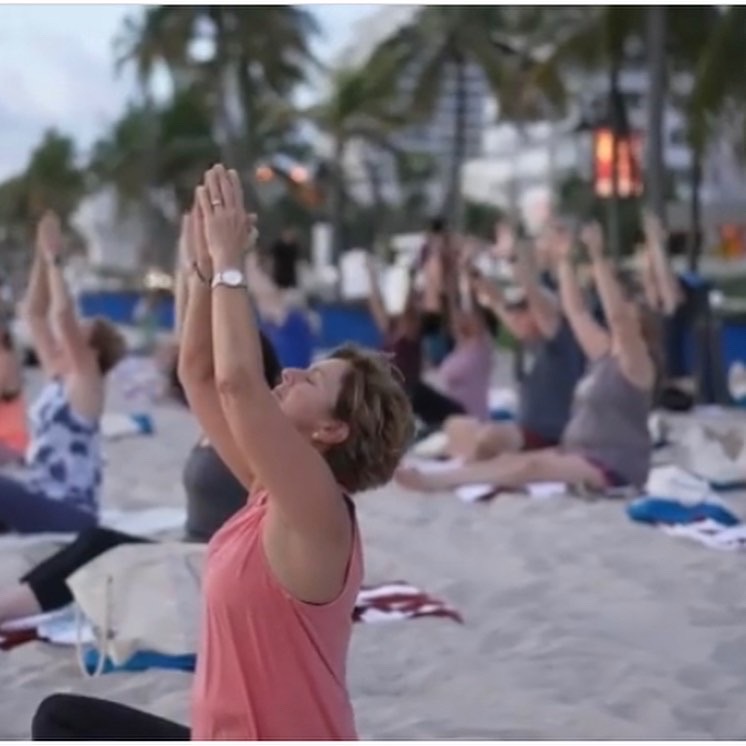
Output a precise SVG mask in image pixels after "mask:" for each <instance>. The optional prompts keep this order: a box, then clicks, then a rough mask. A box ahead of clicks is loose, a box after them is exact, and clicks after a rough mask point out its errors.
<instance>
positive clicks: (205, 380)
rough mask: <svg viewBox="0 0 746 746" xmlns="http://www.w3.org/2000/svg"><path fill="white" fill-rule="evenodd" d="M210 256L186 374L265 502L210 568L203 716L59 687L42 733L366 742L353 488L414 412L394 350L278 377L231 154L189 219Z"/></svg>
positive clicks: (383, 466)
mask: <svg viewBox="0 0 746 746" xmlns="http://www.w3.org/2000/svg"><path fill="white" fill-rule="evenodd" d="M189 227H190V231H189V232H190V239H189V241H188V243H189V244H190V245H191V247H192V249H193V255H194V261H193V262H192V263H191V266H190V271H191V278H190V282H189V293H188V303H187V309H186V314H185V319H184V323H183V329H182V345H181V349H180V358H179V376H180V378H181V381H182V383H183V385H184V389H185V392H186V395H187V398H188V400H189V404H190V407H191V409H192V411H193V412H194V413H195V415H196V416H197V419H198V420H199V422H200V425H201V426H202V428H203V429H204V431H205V433H206V434H207V436H208V437H209V439H210V442H211V443H212V444H213V445H214V447H215V449H216V450H217V451H218V453H219V455H220V456H221V458H222V460H223V461H224V462H225V463H226V464H227V465H228V466H229V467H230V468H231V470H232V471H233V473H234V474H235V475H236V476H237V477H238V478H239V479H240V480H241V481H242V483H243V484H244V486H245V487H246V489H247V492H248V491H249V489H250V490H251V492H252V495H253V496H254V497H253V498H252V502H251V505H247V506H246V507H245V508H243V509H242V510H240V511H239V512H238V513H236V514H235V515H234V516H233V517H232V518H231V519H230V520H229V521H228V522H227V523H226V524H225V525H224V526H223V528H221V529H220V531H218V533H217V534H216V535H215V536H214V537H213V539H212V541H211V542H210V545H209V547H208V555H207V562H206V567H205V573H204V578H203V592H204V599H203V612H202V630H201V639H200V644H199V651H198V655H197V672H196V676H195V682H194V690H193V697H192V724H191V729H189V728H187V727H186V726H183V725H179V724H177V723H172V722H170V721H167V720H163V719H161V718H158V717H155V716H154V715H150V714H147V713H143V712H139V711H137V710H132V709H131V708H126V707H124V706H123V705H119V704H115V703H111V702H106V701H103V700H96V699H91V698H84V697H77V696H74V695H61V694H58V695H54V696H53V697H50V698H48V699H47V700H45V701H44V702H42V704H41V706H40V707H39V709H38V711H37V713H36V715H35V717H34V723H33V726H32V731H33V737H34V738H35V739H36V740H47V739H59V738H64V739H67V740H94V739H95V740H98V739H105V738H107V737H108V738H111V737H115V738H119V739H123V740H142V739H152V740H186V739H188V738H190V737H191V738H193V739H195V740H277V741H282V740H352V739H355V738H356V737H357V736H356V731H355V722H354V717H353V712H352V706H351V704H350V699H349V695H348V692H347V686H346V681H345V679H346V664H347V652H348V647H349V641H350V636H351V632H352V612H353V609H354V605H355V599H356V597H357V593H358V591H359V589H360V584H361V581H362V577H363V559H362V549H361V539H360V535H359V530H358V526H357V521H356V519H355V511H354V508H353V506H352V503H351V501H350V499H349V497H348V495H350V494H353V493H356V492H359V491H362V490H366V489H370V488H373V487H376V486H379V485H382V484H384V483H386V482H387V481H388V480H389V479H390V478H391V476H392V475H393V473H394V470H395V468H396V466H397V464H398V462H399V460H400V458H401V456H402V454H403V452H404V450H405V449H406V447H407V446H408V445H409V443H410V441H411V438H412V435H413V430H414V428H413V418H412V415H411V410H410V407H409V402H408V399H407V396H406V394H405V392H404V389H403V387H402V385H401V383H400V381H399V380H397V379H396V378H395V377H394V375H393V373H392V368H391V366H390V364H389V363H388V361H387V360H386V359H385V358H384V357H382V356H380V355H377V354H375V353H369V352H365V351H362V350H360V349H357V348H355V347H346V348H343V349H340V350H337V351H336V352H334V353H332V354H331V355H330V356H329V357H328V358H327V359H325V360H322V361H320V362H318V363H316V364H314V365H313V366H311V367H310V368H308V369H307V370H285V371H283V376H282V381H281V383H280V384H279V385H278V386H276V387H275V388H274V389H272V390H270V389H269V388H268V386H267V384H266V383H265V382H264V376H263V372H262V360H261V346H260V344H259V337H258V334H257V329H256V322H255V319H254V314H253V311H252V308H251V304H250V302H249V296H248V293H247V290H246V280H245V276H244V273H243V266H244V258H245V250H246V247H247V246H251V244H252V242H253V239H254V236H255V235H256V233H255V231H254V217H253V216H252V217H248V216H247V215H246V213H245V211H244V207H243V197H242V194H241V187H240V184H239V181H238V176H237V175H236V173H235V172H234V171H230V172H227V171H226V170H225V169H224V168H223V167H222V166H216V167H215V168H213V169H211V170H210V171H208V172H207V174H206V175H205V181H204V184H203V185H202V186H200V187H198V189H197V194H196V200H195V206H194V208H193V210H192V213H191V216H190V218H189Z"/></svg>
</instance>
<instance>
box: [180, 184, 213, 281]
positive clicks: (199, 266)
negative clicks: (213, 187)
mask: <svg viewBox="0 0 746 746" xmlns="http://www.w3.org/2000/svg"><path fill="white" fill-rule="evenodd" d="M197 189H199V187H198V188H197ZM184 253H185V255H186V261H187V263H188V265H189V266H190V267H192V268H193V269H194V271H195V272H196V273H197V276H198V277H199V279H200V280H202V282H210V280H211V279H212V273H213V270H212V257H211V256H210V251H209V249H208V247H207V236H206V235H205V217H204V215H203V213H202V207H201V206H200V203H199V197H198V195H197V192H196V191H195V195H194V203H193V205H192V211H191V212H190V213H189V214H188V216H187V220H186V235H185V237H184Z"/></svg>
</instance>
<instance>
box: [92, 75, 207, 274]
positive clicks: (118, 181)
mask: <svg viewBox="0 0 746 746" xmlns="http://www.w3.org/2000/svg"><path fill="white" fill-rule="evenodd" d="M218 158H219V149H218V146H217V144H216V142H215V139H214V137H213V134H212V127H211V121H210V116H209V112H208V111H207V110H206V108H205V106H204V103H203V101H202V98H201V97H200V95H199V94H198V93H197V92H195V90H194V89H183V90H181V91H179V92H177V93H176V94H175V96H174V98H173V99H172V100H171V101H170V102H168V103H167V104H165V105H162V106H160V107H155V106H153V105H150V104H147V103H145V104H131V105H130V106H129V108H128V109H127V111H125V113H124V114H123V115H122V117H121V118H120V119H119V120H118V121H116V122H114V124H113V125H112V126H111V128H110V131H109V132H108V133H106V134H105V135H104V136H103V137H102V138H101V139H99V140H98V141H97V142H96V143H95V144H94V147H93V149H92V153H91V156H90V161H89V165H88V168H89V172H90V174H91V182H92V183H91V187H92V188H94V189H97V188H105V187H112V188H113V189H114V190H115V193H116V195H117V197H118V201H119V205H120V211H121V215H122V216H124V214H125V213H127V212H130V211H131V210H136V211H137V212H138V214H139V215H141V216H142V218H141V219H142V220H144V221H146V223H147V224H148V225H149V226H150V227H151V228H152V231H153V233H154V234H157V233H160V232H162V231H163V229H164V226H168V225H169V224H175V222H176V221H175V218H176V216H177V215H178V214H179V213H180V212H182V211H183V210H185V209H186V208H187V207H188V206H189V205H190V204H191V201H192V196H193V190H194V185H195V183H197V182H198V181H199V178H200V176H201V174H202V173H203V172H204V170H205V169H206V168H208V167H209V166H210V165H211V164H212V163H214V162H215V161H216V160H218ZM164 246H165V247H168V246H171V243H168V242H166V243H164ZM157 253H158V256H154V257H151V260H152V261H154V262H155V263H156V264H159V265H163V266H170V265H169V263H170V262H171V257H170V256H169V255H167V254H164V255H163V256H161V255H160V249H159V250H158V251H157Z"/></svg>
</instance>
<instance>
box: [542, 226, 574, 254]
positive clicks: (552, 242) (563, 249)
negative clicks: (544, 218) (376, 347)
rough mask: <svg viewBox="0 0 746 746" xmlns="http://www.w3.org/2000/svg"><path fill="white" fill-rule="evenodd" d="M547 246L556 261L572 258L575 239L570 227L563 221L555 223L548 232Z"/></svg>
mask: <svg viewBox="0 0 746 746" xmlns="http://www.w3.org/2000/svg"><path fill="white" fill-rule="evenodd" d="M547 246H548V248H549V251H550V255H551V256H552V258H553V259H554V261H555V262H556V263H559V262H565V261H569V260H570V259H572V253H573V249H574V248H575V241H574V240H573V236H572V233H571V232H570V229H569V228H568V227H567V226H566V225H563V224H562V223H559V222H555V223H553V224H552V227H551V228H550V232H549V234H548V243H547Z"/></svg>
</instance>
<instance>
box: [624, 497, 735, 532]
mask: <svg viewBox="0 0 746 746" xmlns="http://www.w3.org/2000/svg"><path fill="white" fill-rule="evenodd" d="M627 515H628V516H629V517H630V518H631V519H632V520H633V521H637V522H638V523H648V524H650V525H653V526H662V527H663V526H687V525H692V524H701V523H703V522H706V523H708V524H717V525H718V526H720V527H721V528H728V527H731V526H737V525H738V524H739V523H740V520H739V519H738V516H736V515H734V514H733V513H731V512H730V511H729V510H728V509H727V508H726V507H724V506H722V505H718V504H717V503H712V502H701V503H696V504H694V505H689V504H685V503H682V502H679V501H678V500H666V499H662V498H655V497H647V498H642V499H640V500H635V501H634V502H632V503H630V504H629V505H628V506H627Z"/></svg>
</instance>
